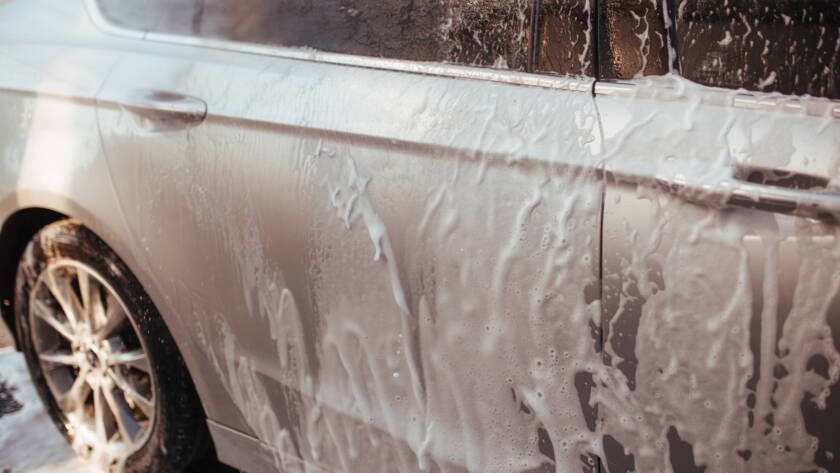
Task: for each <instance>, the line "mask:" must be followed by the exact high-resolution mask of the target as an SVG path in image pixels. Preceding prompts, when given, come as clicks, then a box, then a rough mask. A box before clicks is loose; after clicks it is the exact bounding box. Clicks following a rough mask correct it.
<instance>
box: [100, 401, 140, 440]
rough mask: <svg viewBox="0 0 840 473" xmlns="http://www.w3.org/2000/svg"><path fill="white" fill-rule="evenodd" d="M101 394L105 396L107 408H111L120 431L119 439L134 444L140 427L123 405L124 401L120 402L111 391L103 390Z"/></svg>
mask: <svg viewBox="0 0 840 473" xmlns="http://www.w3.org/2000/svg"><path fill="white" fill-rule="evenodd" d="M102 392H103V394H104V395H105V400H106V401H107V402H108V406H109V407H110V408H111V413H112V414H113V415H114V419H115V420H116V421H117V429H119V431H120V437H122V439H123V442H125V443H127V444H131V443H134V438H135V437H136V436H137V432H138V431H139V430H140V426H139V425H137V422H136V421H135V420H134V418H133V417H132V416H131V414H130V411H131V409H130V408H129V406H127V405H126V404H125V400H121V399H120V398H119V396H114V392H113V391H111V390H109V389H103V391H102ZM123 392H125V391H123ZM120 401H122V402H120Z"/></svg>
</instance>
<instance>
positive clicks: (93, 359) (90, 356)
mask: <svg viewBox="0 0 840 473" xmlns="http://www.w3.org/2000/svg"><path fill="white" fill-rule="evenodd" d="M87 361H88V363H90V366H92V367H93V368H98V367H99V355H97V354H96V352H95V351H93V349H88V351H87Z"/></svg>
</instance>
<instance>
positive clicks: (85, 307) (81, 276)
mask: <svg viewBox="0 0 840 473" xmlns="http://www.w3.org/2000/svg"><path fill="white" fill-rule="evenodd" d="M76 277H77V278H78V280H79V293H80V294H81V295H82V300H81V302H80V309H81V314H80V317H81V319H82V320H83V321H84V322H85V323H86V324H88V325H89V326H90V328H91V330H93V327H94V325H93V324H94V322H95V321H94V319H93V313H92V312H91V305H92V299H93V296H94V294H92V291H93V290H94V287H95V282H93V281H91V280H90V275H89V274H88V273H87V271H78V270H77V271H76ZM74 296H75V294H74Z"/></svg>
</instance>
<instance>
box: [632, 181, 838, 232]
mask: <svg viewBox="0 0 840 473" xmlns="http://www.w3.org/2000/svg"><path fill="white" fill-rule="evenodd" d="M627 180H628V181H633V180H635V181H636V182H637V183H638V184H648V185H651V184H653V185H655V187H658V188H660V189H662V190H665V191H667V192H669V193H671V194H674V195H676V196H678V197H680V198H682V199H684V200H687V201H689V202H692V203H696V204H700V205H705V206H709V207H714V208H724V207H740V208H747V209H756V210H763V211H766V212H775V213H782V214H787V215H796V216H800V217H807V218H814V219H819V220H824V221H829V222H840V193H837V192H833V191H831V190H825V189H819V190H813V189H810V190H802V189H787V188H784V187H775V186H771V185H767V184H758V183H754V182H746V181H741V180H738V179H734V178H728V179H721V180H719V181H717V182H714V183H701V182H697V181H694V182H692V181H690V180H686V179H682V178H678V179H677V178H670V177H662V176H659V177H656V178H653V179H644V178H642V179H639V178H638V176H637V178H636V179H633V178H632V177H631V178H629V179H627Z"/></svg>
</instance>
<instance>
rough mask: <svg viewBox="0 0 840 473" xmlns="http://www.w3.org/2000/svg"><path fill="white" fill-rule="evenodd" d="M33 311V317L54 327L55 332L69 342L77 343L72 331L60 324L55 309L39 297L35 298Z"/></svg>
mask: <svg viewBox="0 0 840 473" xmlns="http://www.w3.org/2000/svg"><path fill="white" fill-rule="evenodd" d="M31 310H32V314H33V315H35V316H36V317H38V318H39V319H41V320H43V321H44V322H46V323H47V325H49V326H50V327H52V328H53V330H55V331H56V332H58V333H59V335H61V336H62V337H64V338H66V339H67V340H68V341H71V342H74V341H76V336H75V335H74V334H73V331H72V329H71V328H70V327H68V326H67V325H65V324H63V323H61V322H59V320H58V319H57V318H56V316H55V312H54V311H53V309H52V308H50V307H49V306H48V305H47V304H46V303H45V302H44V301H43V300H41V299H39V298H37V297H36V298H33V300H32V309H31Z"/></svg>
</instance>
